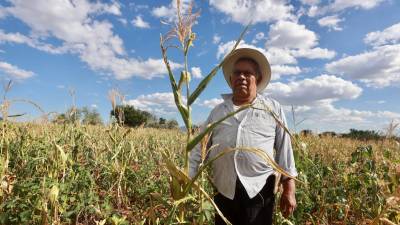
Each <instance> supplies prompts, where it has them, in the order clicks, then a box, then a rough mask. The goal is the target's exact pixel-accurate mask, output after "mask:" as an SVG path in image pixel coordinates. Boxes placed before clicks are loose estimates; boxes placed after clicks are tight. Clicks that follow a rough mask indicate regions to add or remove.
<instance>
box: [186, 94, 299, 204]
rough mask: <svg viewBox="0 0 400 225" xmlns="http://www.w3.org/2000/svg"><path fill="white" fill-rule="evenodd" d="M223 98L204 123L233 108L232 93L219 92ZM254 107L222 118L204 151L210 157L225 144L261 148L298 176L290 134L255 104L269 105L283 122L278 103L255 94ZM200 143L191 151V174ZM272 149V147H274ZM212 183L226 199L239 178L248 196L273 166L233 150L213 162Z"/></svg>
mask: <svg viewBox="0 0 400 225" xmlns="http://www.w3.org/2000/svg"><path fill="white" fill-rule="evenodd" d="M222 97H223V98H224V102H223V103H221V104H219V105H217V106H216V107H215V108H214V109H213V110H212V111H211V113H210V115H209V117H208V118H207V120H206V122H205V123H204V125H203V127H204V126H205V125H207V124H210V123H212V122H215V121H217V120H219V119H221V118H222V117H224V116H226V115H227V114H228V113H231V112H233V111H235V110H234V104H233V102H232V94H229V95H222ZM253 104H254V108H248V109H245V110H244V111H242V112H239V114H236V115H235V116H232V117H229V118H228V119H226V120H224V121H223V122H222V123H220V124H219V125H218V126H216V127H215V129H214V130H213V132H212V136H211V138H210V142H211V143H209V146H211V145H216V144H218V146H217V147H216V148H213V149H212V150H211V151H210V152H209V154H208V155H207V159H212V158H214V157H215V156H217V155H218V153H220V152H221V151H223V150H225V149H227V148H235V147H252V148H257V149H261V150H263V151H264V152H265V153H267V154H268V155H269V156H270V157H271V158H272V159H275V161H276V162H277V163H278V164H279V166H280V167H281V168H283V169H284V170H285V171H286V172H287V173H289V174H290V175H291V176H297V171H296V168H295V162H294V157H293V150H292V145H291V141H290V135H289V134H288V133H287V132H285V130H284V129H283V128H282V127H281V126H280V125H279V124H278V123H277V122H276V120H275V119H274V118H273V116H272V115H271V114H270V112H268V111H266V110H260V109H255V108H265V106H268V107H269V109H271V110H272V111H273V112H274V113H275V114H276V115H277V116H278V118H279V119H280V121H282V123H283V124H284V125H285V126H286V119H285V115H284V112H283V109H282V107H281V106H280V104H279V103H278V102H277V101H275V100H272V99H271V98H267V97H264V96H262V95H257V97H256V99H255V100H254V102H253ZM202 129H204V128H202ZM200 148H201V147H200V144H199V145H197V146H196V147H195V148H194V149H193V150H192V151H191V153H190V158H189V160H190V161H189V176H190V177H194V175H195V174H196V173H197V170H198V166H199V164H200V162H201V152H200ZM274 149H275V151H274ZM212 168H213V183H214V185H215V186H216V188H217V189H218V192H219V193H221V194H222V195H224V196H225V197H227V198H229V199H233V198H234V196H235V185H236V179H237V178H239V179H240V181H241V183H242V184H243V186H244V188H245V189H246V191H247V193H248V195H249V197H250V198H253V197H254V196H256V195H257V194H258V193H259V192H260V191H261V189H262V188H263V186H264V185H265V183H266V180H267V178H268V177H269V176H270V175H271V174H273V173H274V170H273V168H272V167H271V166H270V165H269V164H267V163H266V162H265V161H264V160H263V159H262V158H261V157H259V156H258V155H256V154H254V153H251V152H247V151H235V152H231V153H227V154H225V155H223V156H222V157H221V158H219V159H217V160H216V161H214V162H213V165H212Z"/></svg>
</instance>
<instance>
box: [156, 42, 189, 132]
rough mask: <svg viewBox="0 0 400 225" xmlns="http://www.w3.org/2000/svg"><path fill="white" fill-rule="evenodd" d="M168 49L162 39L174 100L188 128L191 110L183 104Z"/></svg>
mask: <svg viewBox="0 0 400 225" xmlns="http://www.w3.org/2000/svg"><path fill="white" fill-rule="evenodd" d="M166 51H167V50H166V49H165V48H164V46H163V45H162V40H161V52H162V57H163V60H164V64H165V66H166V67H167V70H168V76H169V80H170V83H171V87H172V92H173V94H174V100H175V105H176V107H177V108H178V111H179V113H180V114H181V116H182V119H183V122H184V123H185V126H186V128H189V111H188V109H187V108H186V107H185V106H184V105H183V104H182V96H181V95H180V90H179V88H178V86H177V85H176V81H175V77H174V74H173V72H172V69H171V66H170V65H169V61H168V57H167V52H166Z"/></svg>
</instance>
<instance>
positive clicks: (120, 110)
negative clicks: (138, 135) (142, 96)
mask: <svg viewBox="0 0 400 225" xmlns="http://www.w3.org/2000/svg"><path fill="white" fill-rule="evenodd" d="M111 116H113V117H114V118H115V120H116V121H117V122H118V123H119V124H123V125H126V126H129V127H137V126H140V125H142V124H146V123H148V122H149V121H151V120H154V116H153V115H152V114H151V113H149V112H146V111H142V110H139V109H135V107H133V106H131V105H118V106H116V107H115V110H111Z"/></svg>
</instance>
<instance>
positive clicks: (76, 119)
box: [53, 105, 179, 129]
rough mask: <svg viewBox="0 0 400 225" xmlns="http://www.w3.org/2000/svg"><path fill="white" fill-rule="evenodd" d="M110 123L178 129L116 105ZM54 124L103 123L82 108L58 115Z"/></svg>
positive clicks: (170, 122)
mask: <svg viewBox="0 0 400 225" xmlns="http://www.w3.org/2000/svg"><path fill="white" fill-rule="evenodd" d="M110 115H111V122H115V123H118V124H121V125H124V126H127V127H138V126H143V127H152V128H166V129H175V128H179V124H178V122H177V121H176V120H174V119H171V120H167V119H165V118H163V117H156V116H155V115H153V114H151V113H149V112H146V111H143V110H139V109H136V108H135V107H133V106H130V105H118V106H116V107H115V109H113V110H111V112H110ZM53 122H54V123H58V124H63V123H81V124H88V125H101V124H103V121H102V119H101V116H100V114H99V113H98V111H97V110H96V109H95V108H93V109H90V108H88V107H83V108H81V109H79V108H75V107H71V108H69V109H68V110H67V111H66V112H65V113H60V114H58V115H57V116H56V117H55V118H54V119H53Z"/></svg>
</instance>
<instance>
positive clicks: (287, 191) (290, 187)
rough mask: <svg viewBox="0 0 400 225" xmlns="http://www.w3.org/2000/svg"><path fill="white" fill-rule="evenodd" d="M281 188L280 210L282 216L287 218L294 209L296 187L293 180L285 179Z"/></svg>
mask: <svg viewBox="0 0 400 225" xmlns="http://www.w3.org/2000/svg"><path fill="white" fill-rule="evenodd" d="M282 186H283V192H282V195H281V202H280V209H281V212H282V214H283V216H284V217H288V216H289V215H290V214H292V213H293V211H294V210H295V209H296V204H297V203H296V196H295V193H296V185H295V183H294V180H293V179H291V178H287V179H285V180H283V181H282Z"/></svg>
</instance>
